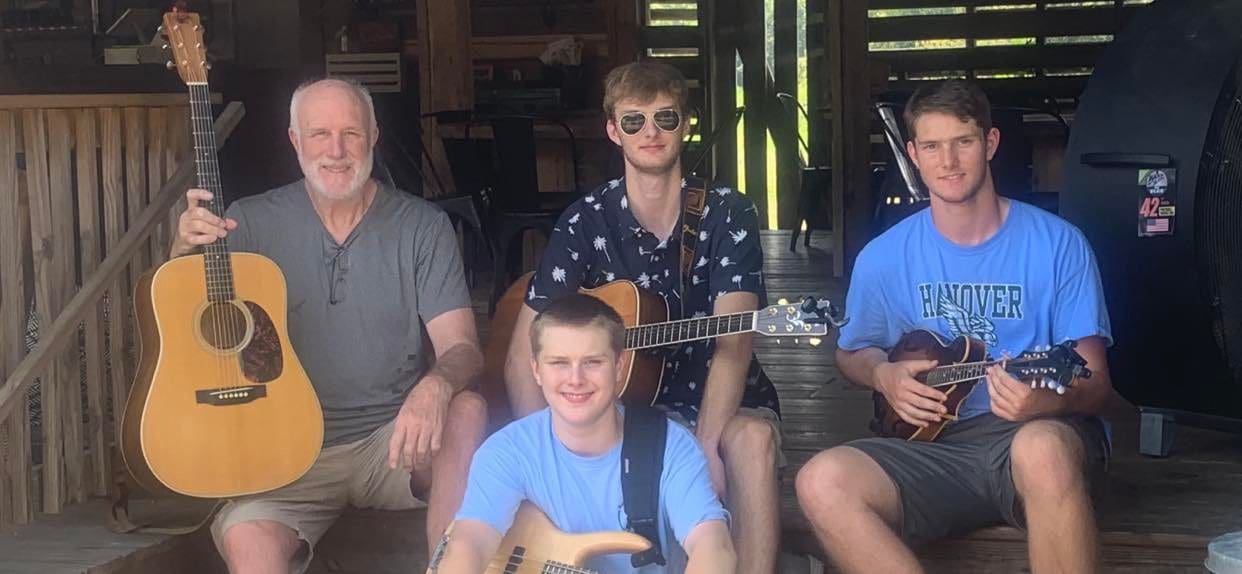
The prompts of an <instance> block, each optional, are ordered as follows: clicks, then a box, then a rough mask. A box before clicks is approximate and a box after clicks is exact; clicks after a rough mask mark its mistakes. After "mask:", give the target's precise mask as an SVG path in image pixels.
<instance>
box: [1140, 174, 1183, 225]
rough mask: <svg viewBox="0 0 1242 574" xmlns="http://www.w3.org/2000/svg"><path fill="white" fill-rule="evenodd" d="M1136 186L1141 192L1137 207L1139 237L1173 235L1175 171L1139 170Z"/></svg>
mask: <svg viewBox="0 0 1242 574" xmlns="http://www.w3.org/2000/svg"><path fill="white" fill-rule="evenodd" d="M1138 185H1139V188H1140V189H1141V190H1142V194H1141V195H1140V196H1139V197H1140V199H1139V205H1138V234H1139V237H1154V236H1158V235H1173V222H1174V219H1176V217H1177V202H1176V199H1175V197H1174V196H1175V195H1176V193H1175V192H1176V191H1177V170H1176V169H1175V168H1164V169H1140V170H1138Z"/></svg>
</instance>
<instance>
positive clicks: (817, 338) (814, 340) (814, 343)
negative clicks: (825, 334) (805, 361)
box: [806, 337, 824, 347]
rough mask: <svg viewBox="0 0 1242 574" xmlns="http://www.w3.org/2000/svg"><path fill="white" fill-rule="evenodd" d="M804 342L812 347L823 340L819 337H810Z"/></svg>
mask: <svg viewBox="0 0 1242 574" xmlns="http://www.w3.org/2000/svg"><path fill="white" fill-rule="evenodd" d="M806 342H808V343H810V344H811V346H812V347H818V346H819V345H820V343H823V342H824V340H823V339H820V338H819V337H811V338H810V339H807V340H806Z"/></svg>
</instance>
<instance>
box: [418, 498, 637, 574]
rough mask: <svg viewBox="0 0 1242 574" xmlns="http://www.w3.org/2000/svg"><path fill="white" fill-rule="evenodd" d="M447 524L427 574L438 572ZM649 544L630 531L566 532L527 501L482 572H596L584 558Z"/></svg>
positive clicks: (630, 551)
mask: <svg viewBox="0 0 1242 574" xmlns="http://www.w3.org/2000/svg"><path fill="white" fill-rule="evenodd" d="M452 532H453V528H452V526H450V527H449V530H448V532H446V533H445V534H444V540H443V541H441V544H440V548H439V550H438V551H437V554H436V556H434V557H433V558H432V562H431V566H430V567H428V568H427V574H435V573H437V572H439V568H438V566H439V559H440V557H441V555H440V551H442V550H443V548H444V547H445V545H446V543H447V541H448V539H449V538H450V537H451V536H452ZM650 547H651V543H650V542H648V541H647V539H646V538H643V537H642V536H639V535H637V534H634V533H632V532H591V533H587V534H566V533H565V532H563V531H561V530H560V529H558V528H557V527H556V525H554V524H552V521H551V520H549V519H548V517H547V516H546V515H544V513H543V512H541V511H540V510H539V508H538V507H536V506H535V505H534V504H531V503H530V502H529V501H525V502H522V505H521V506H519V507H518V512H517V516H516V517H514V519H513V526H511V527H509V531H508V532H506V533H505V536H504V538H503V539H502V540H501V541H500V549H499V550H497V551H496V554H495V556H493V557H492V560H491V562H489V563H488V565H487V569H486V570H484V572H487V574H493V573H494V574H599V573H598V572H596V571H595V570H589V569H587V568H583V566H582V565H583V563H585V562H586V561H587V560H589V559H591V558H593V557H595V556H600V555H604V554H617V553H626V554H634V553H636V552H642V551H644V550H646V549H648V548H650Z"/></svg>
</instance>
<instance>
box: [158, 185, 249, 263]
mask: <svg viewBox="0 0 1242 574" xmlns="http://www.w3.org/2000/svg"><path fill="white" fill-rule="evenodd" d="M185 200H186V208H185V211H183V212H181V217H179V218H178V219H177V236H176V237H174V238H173V243H172V247H171V248H169V253H168V254H169V257H170V258H176V257H181V256H182V255H188V254H189V253H190V252H192V251H194V250H195V249H197V248H198V247H199V246H201V245H207V244H209V243H215V242H216V240H218V239H220V238H221V237H224V236H225V235H228V233H229V232H230V231H232V230H234V229H237V221H236V220H233V219H221V218H219V217H216V216H215V214H213V213H212V212H211V210H210V209H207V208H206V207H199V206H198V202H200V201H211V192H210V191H207V190H205V189H191V190H189V191H187V192H185Z"/></svg>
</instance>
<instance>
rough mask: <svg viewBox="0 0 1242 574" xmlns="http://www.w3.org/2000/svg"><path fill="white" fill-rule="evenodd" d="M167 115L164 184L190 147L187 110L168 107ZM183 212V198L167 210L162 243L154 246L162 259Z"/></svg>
mask: <svg viewBox="0 0 1242 574" xmlns="http://www.w3.org/2000/svg"><path fill="white" fill-rule="evenodd" d="M165 110H166V113H167V114H168V115H167V117H168V140H167V143H166V144H165V145H164V151H165V153H164V178H163V179H162V180H160V181H161V183H162V182H165V181H168V180H169V179H170V178H172V175H173V172H175V171H177V164H178V163H179V162H181V161H183V160H188V159H189V158H190V154H189V153H188V150H189V146H190V117H189V113H190V110H189V108H187V107H185V106H170V107H168V108H165ZM182 211H185V196H184V195H182V197H181V199H178V200H177V203H176V204H174V205H173V206H172V208H171V209H169V210H168V221H167V222H166V223H165V224H164V225H165V233H164V243H163V244H160V245H156V246H155V249H157V250H160V251H161V252H162V253H163V256H164V257H167V256H168V248H169V246H170V245H171V244H172V240H173V239H174V236H175V235H176V233H177V219H178V218H179V217H180V216H181V212H182Z"/></svg>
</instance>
